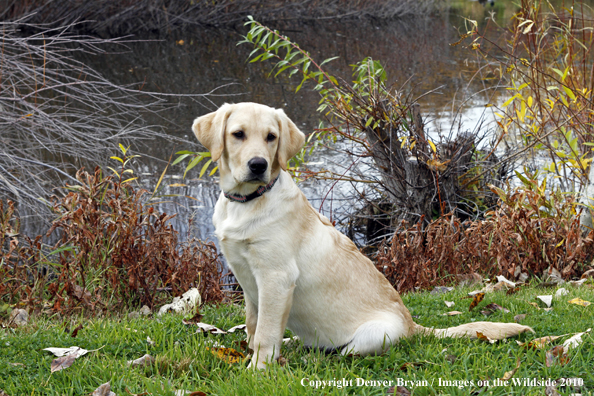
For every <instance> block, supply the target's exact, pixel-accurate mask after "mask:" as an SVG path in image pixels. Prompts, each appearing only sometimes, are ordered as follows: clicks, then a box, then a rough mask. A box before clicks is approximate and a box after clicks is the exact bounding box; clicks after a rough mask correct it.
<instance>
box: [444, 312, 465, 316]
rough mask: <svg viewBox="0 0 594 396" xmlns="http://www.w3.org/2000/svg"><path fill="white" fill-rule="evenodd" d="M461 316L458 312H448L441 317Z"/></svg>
mask: <svg viewBox="0 0 594 396" xmlns="http://www.w3.org/2000/svg"><path fill="white" fill-rule="evenodd" d="M452 315H462V312H460V311H450V312H446V313H444V314H443V316H452Z"/></svg>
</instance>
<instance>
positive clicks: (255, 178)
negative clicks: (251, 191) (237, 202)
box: [245, 175, 268, 184]
mask: <svg viewBox="0 0 594 396" xmlns="http://www.w3.org/2000/svg"><path fill="white" fill-rule="evenodd" d="M245 183H249V184H262V183H264V184H267V183H268V180H266V177H265V176H264V175H250V176H249V178H248V179H246V180H245Z"/></svg>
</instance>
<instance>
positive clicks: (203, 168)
mask: <svg viewBox="0 0 594 396" xmlns="http://www.w3.org/2000/svg"><path fill="white" fill-rule="evenodd" d="M211 162H212V159H209V160H208V161H206V163H205V164H204V166H203V167H202V170H201V171H200V175H199V176H198V177H199V178H201V177H202V176H203V175H204V172H206V170H207V169H208V166H209V165H210V163H211Z"/></svg>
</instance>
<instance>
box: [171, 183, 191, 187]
mask: <svg viewBox="0 0 594 396" xmlns="http://www.w3.org/2000/svg"><path fill="white" fill-rule="evenodd" d="M187 186H188V185H187V184H184V183H173V184H170V185H169V187H187Z"/></svg>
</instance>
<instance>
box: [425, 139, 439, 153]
mask: <svg viewBox="0 0 594 396" xmlns="http://www.w3.org/2000/svg"><path fill="white" fill-rule="evenodd" d="M427 143H429V146H431V150H433V152H434V153H437V148H436V147H435V144H433V142H432V141H431V140H428V141H427Z"/></svg>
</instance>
